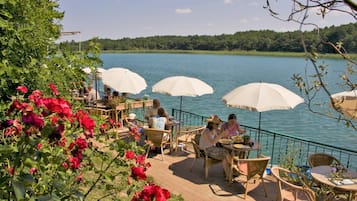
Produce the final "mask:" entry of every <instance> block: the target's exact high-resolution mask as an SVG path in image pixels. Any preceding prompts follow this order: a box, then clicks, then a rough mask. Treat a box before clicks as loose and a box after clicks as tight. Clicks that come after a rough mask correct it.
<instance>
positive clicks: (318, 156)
mask: <svg viewBox="0 0 357 201" xmlns="http://www.w3.org/2000/svg"><path fill="white" fill-rule="evenodd" d="M308 161H309V165H310V167H316V166H321V165H332V164H336V165H341V162H340V161H339V160H338V159H337V158H335V157H334V156H332V155H329V154H326V153H314V154H311V155H309V158H308Z"/></svg>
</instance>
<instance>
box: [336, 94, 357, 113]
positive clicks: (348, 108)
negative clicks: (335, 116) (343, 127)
mask: <svg viewBox="0 0 357 201" xmlns="http://www.w3.org/2000/svg"><path fill="white" fill-rule="evenodd" d="M331 98H332V99H333V101H334V102H335V103H336V104H335V105H336V106H337V107H340V109H341V111H342V113H343V114H344V115H346V116H349V117H351V118H353V119H354V120H357V90H352V91H343V92H339V93H335V94H332V95H331Z"/></svg>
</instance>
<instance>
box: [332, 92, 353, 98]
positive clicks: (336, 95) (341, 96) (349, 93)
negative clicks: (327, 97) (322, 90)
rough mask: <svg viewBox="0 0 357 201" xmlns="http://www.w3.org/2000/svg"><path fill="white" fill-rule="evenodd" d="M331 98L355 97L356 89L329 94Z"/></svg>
mask: <svg viewBox="0 0 357 201" xmlns="http://www.w3.org/2000/svg"><path fill="white" fill-rule="evenodd" d="M331 97H332V98H337V99H340V98H357V90H352V91H342V92H339V93H335V94H332V95H331Z"/></svg>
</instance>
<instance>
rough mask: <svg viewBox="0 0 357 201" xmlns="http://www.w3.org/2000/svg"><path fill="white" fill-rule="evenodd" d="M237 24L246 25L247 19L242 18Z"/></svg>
mask: <svg viewBox="0 0 357 201" xmlns="http://www.w3.org/2000/svg"><path fill="white" fill-rule="evenodd" d="M239 22H240V23H242V24H247V23H248V19H246V18H243V19H241V20H239Z"/></svg>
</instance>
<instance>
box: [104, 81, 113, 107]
mask: <svg viewBox="0 0 357 201" xmlns="http://www.w3.org/2000/svg"><path fill="white" fill-rule="evenodd" d="M104 90H105V95H104V103H105V104H109V101H110V100H111V98H112V90H111V89H110V87H109V86H107V85H104Z"/></svg>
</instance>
